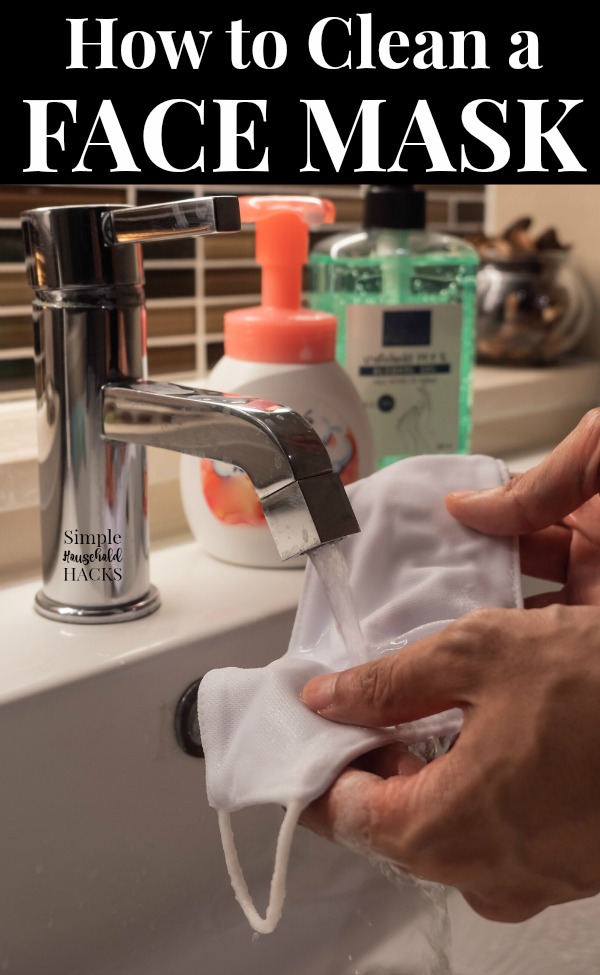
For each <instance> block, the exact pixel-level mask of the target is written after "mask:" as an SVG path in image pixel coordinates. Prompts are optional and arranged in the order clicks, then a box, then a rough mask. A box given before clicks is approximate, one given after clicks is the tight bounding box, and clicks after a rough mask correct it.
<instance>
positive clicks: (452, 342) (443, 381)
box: [346, 304, 462, 462]
mask: <svg viewBox="0 0 600 975" xmlns="http://www.w3.org/2000/svg"><path fill="white" fill-rule="evenodd" d="M461 323H462V306H461V305H460V304H444V305H348V306H347V308H346V370H347V371H348V373H349V375H350V376H351V378H352V379H353V381H354V383H355V385H356V387H357V389H358V392H359V394H360V397H361V399H362V402H363V405H364V406H365V408H366V411H367V414H368V417H369V420H370V422H371V428H372V430H373V435H374V438H375V449H376V453H377V458H378V461H379V462H381V460H382V458H387V459H388V461H389V460H391V459H395V458H398V457H405V456H412V455H414V454H434V453H454V452H456V451H457V450H458V427H459V392H460V389H459V387H460V354H461Z"/></svg>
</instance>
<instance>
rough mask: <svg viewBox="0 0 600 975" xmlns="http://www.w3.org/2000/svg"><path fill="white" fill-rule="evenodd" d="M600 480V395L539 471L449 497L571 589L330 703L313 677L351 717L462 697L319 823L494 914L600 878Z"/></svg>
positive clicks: (570, 895)
mask: <svg viewBox="0 0 600 975" xmlns="http://www.w3.org/2000/svg"><path fill="white" fill-rule="evenodd" d="M599 487H600V411H596V410H595V411H591V412H590V413H588V414H587V415H586V416H585V417H584V418H583V420H582V421H581V423H580V424H579V425H578V427H577V428H576V429H575V430H574V431H573V432H572V433H571V434H570V435H569V436H568V437H567V438H566V439H565V440H564V441H563V442H562V444H560V445H559V447H557V448H556V450H555V451H553V453H552V454H551V455H550V456H549V457H548V458H547V459H546V460H545V461H544V462H543V463H542V464H540V465H538V467H536V468H534V469H533V470H531V471H529V472H527V473H526V474H523V475H515V476H513V478H512V479H511V481H510V482H509V483H508V484H506V485H504V486H503V487H500V488H496V489H493V490H490V491H479V492H475V493H473V492H468V493H459V494H454V495H450V496H449V497H448V499H447V507H448V510H449V511H450V512H451V513H452V514H453V515H454V516H455V517H457V518H458V519H459V520H460V521H462V522H463V523H465V524H467V525H469V526H470V527H473V528H476V529H478V530H480V531H485V532H487V533H490V534H499V535H515V534H517V535H520V536H521V561H522V569H523V572H524V573H525V574H528V575H532V576H537V577H539V578H544V579H547V580H549V581H553V582H558V583H562V586H563V588H562V589H561V590H560V591H558V592H551V593H547V594H543V595H541V596H535V597H530V598H529V599H528V600H527V601H526V606H527V607H528V608H527V609H526V610H486V611H482V612H477V613H471V614H469V615H468V616H465V617H463V618H462V619H461V620H459V621H457V622H456V623H453V624H451V625H450V626H448V627H446V628H445V630H443V631H441V632H440V633H438V634H436V635H435V636H433V637H431V638H428V639H427V640H423V641H420V642H419V643H418V644H413V646H411V647H408V648H406V649H404V650H403V651H401V652H400V653H398V654H396V655H394V656H390V657H387V658H382V659H380V660H378V661H376V662H374V663H372V664H367V665H365V666H363V667H359V668H353V669H352V670H350V671H347V672H344V673H343V674H340V675H337V678H335V681H334V684H333V685H331V682H330V686H329V692H330V693H331V692H332V693H333V696H332V698H331V703H330V704H325V703H323V691H324V689H325V688H326V685H327V677H320V678H316V679H314V680H313V681H311V682H309V684H308V685H307V686H306V687H305V689H304V691H303V695H302V697H303V700H304V702H305V703H306V704H307V706H309V707H311V708H312V709H313V710H318V711H319V712H320V713H322V714H323V716H324V717H326V718H329V719H331V720H335V721H343V722H348V723H352V724H363V725H368V726H376V727H379V726H385V725H389V724H399V723H403V722H405V721H409V720H413V719H416V718H418V717H424V716H426V715H429V714H433V713H436V712H439V711H443V710H446V709H447V708H450V707H461V708H462V709H463V713H464V718H465V720H464V726H463V730H462V732H461V735H460V736H459V738H458V739H457V741H456V743H455V744H454V746H453V748H452V749H451V751H450V752H449V753H448V754H447V755H445V756H442V757H441V758H438V759H436V760H435V761H434V762H432V763H430V764H429V765H427V766H425V767H422V766H420V765H419V763H418V761H417V760H416V759H415V758H414V756H412V755H410V754H409V753H407V752H406V751H405V750H402V749H399V748H393V747H391V746H390V747H388V749H384V750H382V751H381V752H380V753H376V752H375V753H371V755H369V756H365V758H364V759H363V760H362V761H361V762H360V763H355V765H356V764H358V765H359V766H360V767H358V768H357V767H353V768H350V769H348V770H346V771H345V772H343V773H342V775H341V776H340V777H339V778H338V779H337V781H336V782H335V783H334V785H333V787H332V788H331V789H330V790H329V791H328V792H327V793H326V794H325V795H324V796H322V797H320V798H319V799H318V800H316V802H314V803H312V804H311V806H309V807H308V809H307V810H306V811H305V812H304V814H303V816H302V818H301V822H302V823H303V824H304V825H306V826H308V827H309V828H311V829H313V830H315V831H316V832H321V833H324V834H325V835H327V836H328V837H330V838H332V839H335V840H336V841H338V842H341V843H344V844H346V845H349V846H351V847H352V848H355V849H359V850H360V851H361V852H363V853H365V852H368V853H370V854H371V855H379V856H383V857H386V858H388V859H391V860H393V861H396V862H398V863H400V864H401V865H402V866H403V867H404V868H405V869H407V870H409V871H411V872H412V873H414V874H416V875H418V876H421V877H422V878H424V879H429V880H433V881H438V882H441V883H447V884H450V885H452V886H454V887H456V888H457V889H458V890H460V891H461V892H462V894H463V895H464V897H465V899H466V900H467V901H468V903H469V904H471V906H472V907H473V909H474V910H476V911H477V912H478V913H479V914H481V915H482V916H484V917H488V918H491V919H494V920H505V921H519V920H523V919H525V918H527V917H530V916H532V915H533V914H536V913H538V912H539V911H541V910H543V909H544V908H545V907H546V906H548V905H550V904H554V903H563V902H566V901H569V900H574V899H578V898H581V897H586V896H591V895H592V894H595V893H597V892H598V891H600V776H599V772H600V747H599V746H600V708H599V707H598V701H599V700H600V698H599V697H598V694H599V691H600V630H599V624H600V609H599V608H598V607H600V498H599V497H598V494H597V492H598V489H599ZM544 607H545V608H544ZM332 677H335V675H332ZM415 773H416V774H415Z"/></svg>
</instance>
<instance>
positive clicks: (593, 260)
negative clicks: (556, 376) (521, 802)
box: [485, 184, 600, 357]
mask: <svg viewBox="0 0 600 975" xmlns="http://www.w3.org/2000/svg"><path fill="white" fill-rule="evenodd" d="M519 217H531V218H532V219H533V224H532V231H533V232H534V234H535V235H537V234H538V233H542V232H543V231H544V230H547V229H548V228H550V227H554V229H555V230H556V232H557V234H558V237H559V239H560V240H561V242H562V243H564V244H571V245H572V251H571V260H572V264H573V268H574V269H575V270H576V271H577V272H578V273H580V274H581V277H582V279H583V281H584V284H585V285H586V286H587V288H588V291H589V295H590V299H591V321H592V325H591V327H590V329H589V331H588V333H587V335H586V337H585V338H584V339H583V340H582V342H581V344H580V345H579V347H578V349H577V351H581V352H582V353H584V354H589V355H591V356H593V357H600V186H596V185H591V186H576V185H560V186H557V185H551V186H532V185H524V186H522V185H512V184H511V185H508V186H500V185H491V186H488V187H486V218H485V228H486V232H487V233H488V234H494V233H500V232H501V231H502V230H504V229H505V227H507V226H508V225H509V224H510V222H511V221H512V220H516V219H518V218H519Z"/></svg>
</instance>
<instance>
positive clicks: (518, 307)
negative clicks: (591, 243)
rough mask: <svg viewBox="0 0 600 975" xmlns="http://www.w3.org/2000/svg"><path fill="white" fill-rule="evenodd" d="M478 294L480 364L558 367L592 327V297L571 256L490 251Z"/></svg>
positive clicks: (552, 252)
mask: <svg viewBox="0 0 600 975" xmlns="http://www.w3.org/2000/svg"><path fill="white" fill-rule="evenodd" d="M476 290H477V321H476V354H477V360H478V361H479V362H484V363H498V364H500V363H509V364H512V365H517V364H519V363H521V364H527V365H541V364H544V363H551V362H556V360H557V359H559V358H560V357H561V356H562V355H564V354H565V353H566V352H569V351H570V350H571V349H573V348H574V347H575V345H577V343H578V342H579V341H580V339H581V338H582V336H583V335H584V334H585V332H586V330H587V328H588V325H589V318H590V300H589V296H588V293H587V290H586V288H585V286H584V282H583V281H582V280H581V278H580V277H579V276H578V275H577V274H576V273H575V272H574V270H573V268H572V266H571V263H570V260H569V251H567V250H542V251H535V252H530V251H513V252H512V253H510V254H503V253H501V252H499V251H496V250H489V251H484V252H482V254H481V263H480V267H479V270H478V272H477V289H476Z"/></svg>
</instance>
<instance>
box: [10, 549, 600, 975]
mask: <svg viewBox="0 0 600 975" xmlns="http://www.w3.org/2000/svg"><path fill="white" fill-rule="evenodd" d="M151 564H152V570H153V582H154V583H155V584H156V585H157V586H158V588H159V590H160V591H161V594H162V599H163V605H162V607H161V609H160V610H159V611H158V612H157V613H156V614H155V615H154V616H151V617H147V618H146V619H142V620H137V621H135V622H128V623H118V624H108V625H96V626H74V625H63V624H61V623H56V622H54V621H50V620H45V619H42V618H41V617H39V616H37V615H36V614H35V612H34V611H33V608H32V606H33V597H34V594H35V592H36V589H37V588H38V586H37V584H36V583H25V584H22V585H19V586H15V587H10V588H6V589H4V590H0V610H1V612H2V619H3V624H4V627H5V634H6V640H5V641H4V646H3V648H2V653H1V654H0V774H1V777H2V782H3V785H4V797H3V799H4V801H3V803H2V870H1V877H2V880H1V885H0V972H5V971H6V972H9V973H12V975H188V973H189V975H192V973H193V975H198V973H200V972H202V973H203V975H259V973H260V975H264V973H265V972H273V973H276V975H356V973H358V975H433V973H434V972H435V973H437V975H449V972H450V971H451V972H452V975H521V973H523V975H525V973H527V975H538V973H539V975H542V973H543V975H592V973H594V972H597V971H600V935H599V934H598V924H597V918H598V913H599V911H600V902H599V901H598V900H597V899H596V898H594V899H590V900H588V901H581V902H579V903H577V904H574V905H567V906H565V907H557V908H551V909H549V910H548V911H545V912H544V913H543V914H542V915H539V916H538V917H536V918H533V919H532V920H531V921H528V922H526V923H524V924H520V925H500V924H493V923H491V922H486V921H483V920H482V919H481V918H479V917H477V916H476V915H475V914H474V913H473V912H472V911H471V910H470V909H469V908H468V907H467V906H466V905H465V903H464V901H463V900H462V898H460V897H459V896H458V895H456V894H455V893H454V892H450V893H449V895H448V910H449V917H450V933H451V943H450V945H449V946H448V944H446V942H444V941H443V939H442V938H441V936H440V933H439V932H440V926H443V920H444V918H443V911H438V913H437V914H436V912H435V911H433V910H432V908H431V904H430V901H429V900H428V898H427V897H426V896H425V893H424V891H423V890H421V889H419V888H417V887H413V886H410V885H408V884H407V883H399V884H397V885H395V884H392V883H391V882H390V880H389V879H387V878H386V877H385V876H384V875H383V874H382V872H381V870H379V869H378V868H377V867H375V866H373V865H372V864H371V863H370V862H369V861H367V860H366V859H364V858H362V857H360V856H358V855H357V854H354V853H351V852H349V851H346V850H343V849H341V848H338V847H335V846H334V845H333V844H330V843H328V842H327V841H325V840H323V839H321V838H319V837H316V836H314V835H313V834H312V833H309V832H308V831H307V830H304V829H302V828H299V829H298V830H297V831H296V835H295V838H294V844H293V850H292V857H291V862H290V869H289V873H288V885H287V888H288V893H287V899H286V902H285V906H284V911H283V917H282V920H281V922H280V924H279V926H278V927H277V929H276V931H275V932H274V933H273V934H271V935H264V936H260V937H258V936H253V933H252V930H251V929H250V926H249V924H248V922H247V921H246V919H245V917H244V916H243V914H242V911H241V909H240V907H239V905H238V904H237V902H236V901H235V899H234V896H233V892H232V889H231V887H230V883H229V877H228V874H227V871H226V868H225V863H224V858H223V853H222V849H221V843H220V838H219V833H218V828H217V818H216V813H215V812H214V810H212V809H211V808H210V807H209V806H208V804H207V801H206V795H205V785H204V764H203V760H202V759H201V758H198V757H192V756H190V755H189V754H186V753H185V752H184V751H183V749H182V748H181V747H180V745H179V744H178V740H177V737H176V734H175V730H174V728H175V725H174V720H175V713H176V709H177V704H178V701H179V700H180V697H181V695H182V694H183V692H184V691H185V690H186V688H188V687H189V685H190V684H191V683H192V682H193V681H195V680H197V679H198V678H200V677H201V676H202V674H203V673H205V672H206V671H208V670H209V669H211V668H213V667H217V666H225V665H236V666H253V667H254V666H262V665H263V664H266V663H268V662H269V661H270V660H272V659H274V658H275V657H278V656H280V655H281V654H282V653H283V652H284V651H285V649H286V647H287V643H288V640H289V635H290V631H291V626H292V623H293V619H294V613H295V607H296V604H297V599H298V596H299V593H300V587H301V582H302V573H301V571H300V572H298V571H297V570H259V571H254V570H249V569H242V568H237V567H233V566H228V565H225V564H220V563H217V562H213V561H210V560H208V559H206V558H205V557H204V556H203V555H202V554H201V553H200V552H199V551H198V550H197V548H196V547H195V546H194V545H192V544H184V545H181V546H176V547H174V548H173V549H166V550H163V551H158V552H157V553H155V554H153V557H152V563H151ZM280 820H281V810H279V809H277V808H270V807H265V808H259V809H252V810H245V811H242V812H240V813H237V814H235V816H234V817H233V826H234V831H235V835H236V842H237V846H238V851H239V855H240V860H241V862H242V865H243V868H244V872H245V875H246V878H247V881H248V884H249V887H250V890H251V892H252V894H253V896H254V898H255V901H256V903H257V906H258V907H259V909H260V910H261V911H263V910H264V906H265V904H266V900H267V896H268V885H269V882H270V877H271V871H272V861H273V855H274V847H275V839H276V833H277V828H278V826H279V823H280ZM429 942H431V944H430V943H429ZM432 946H433V947H432ZM444 947H449V948H450V954H451V959H452V967H451V969H449V968H447V967H446V968H444V967H443V966H442V961H441V958H442V955H443V949H444ZM436 955H437V961H436V960H435V959H436ZM436 965H437V967H436Z"/></svg>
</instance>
